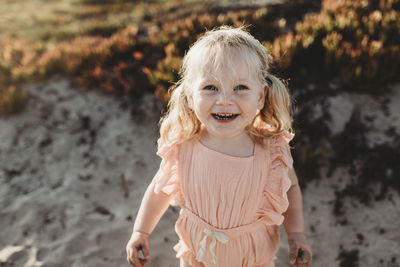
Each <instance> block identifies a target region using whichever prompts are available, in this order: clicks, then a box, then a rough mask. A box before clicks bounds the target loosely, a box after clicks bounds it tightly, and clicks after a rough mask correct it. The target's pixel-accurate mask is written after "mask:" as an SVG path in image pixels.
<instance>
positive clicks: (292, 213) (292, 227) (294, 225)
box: [283, 169, 304, 236]
mask: <svg viewBox="0 0 400 267" xmlns="http://www.w3.org/2000/svg"><path fill="white" fill-rule="evenodd" d="M289 178H290V180H291V182H292V186H291V187H290V189H289V191H288V192H287V196H288V199H289V208H288V209H287V210H286V212H285V213H283V216H284V217H285V220H284V222H283V226H284V227H285V231H286V233H287V234H288V236H289V235H290V234H291V233H295V232H302V233H304V217H303V199H302V195H301V189H300V186H299V184H298V179H297V176H296V173H295V172H294V170H293V169H291V170H289Z"/></svg>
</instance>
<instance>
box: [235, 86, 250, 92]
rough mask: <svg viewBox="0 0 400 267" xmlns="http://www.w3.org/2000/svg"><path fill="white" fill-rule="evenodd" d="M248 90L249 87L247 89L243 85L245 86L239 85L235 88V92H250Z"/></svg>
mask: <svg viewBox="0 0 400 267" xmlns="http://www.w3.org/2000/svg"><path fill="white" fill-rule="evenodd" d="M248 89H249V87H247V86H246V85H243V84H239V85H238V86H236V87H235V90H239V91H241V90H248Z"/></svg>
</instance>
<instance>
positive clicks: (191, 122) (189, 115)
mask: <svg viewBox="0 0 400 267" xmlns="http://www.w3.org/2000/svg"><path fill="white" fill-rule="evenodd" d="M169 93H170V96H171V98H170V100H169V102H168V106H167V112H166V114H165V115H164V116H163V117H162V118H161V119H160V122H159V126H160V137H161V139H162V140H163V142H165V143H177V142H182V141H184V140H186V139H189V138H191V137H192V136H195V135H196V134H197V133H198V132H199V131H200V125H201V123H200V121H199V120H198V119H197V117H196V116H195V114H194V112H193V111H192V110H191V109H190V108H189V104H188V100H187V96H186V93H185V90H184V86H183V84H182V83H181V82H178V83H177V84H176V85H175V86H174V87H171V88H170V89H169Z"/></svg>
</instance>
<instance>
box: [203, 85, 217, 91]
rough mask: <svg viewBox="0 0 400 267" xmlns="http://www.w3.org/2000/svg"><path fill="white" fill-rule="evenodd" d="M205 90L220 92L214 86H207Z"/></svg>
mask: <svg viewBox="0 0 400 267" xmlns="http://www.w3.org/2000/svg"><path fill="white" fill-rule="evenodd" d="M203 89H204V90H210V91H218V88H217V87H215V86H214V85H206V86H204V88H203Z"/></svg>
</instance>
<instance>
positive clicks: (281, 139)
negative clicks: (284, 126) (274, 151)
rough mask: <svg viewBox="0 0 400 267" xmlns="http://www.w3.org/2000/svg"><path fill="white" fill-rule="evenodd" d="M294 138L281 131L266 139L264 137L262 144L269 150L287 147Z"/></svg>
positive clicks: (290, 134)
mask: <svg viewBox="0 0 400 267" xmlns="http://www.w3.org/2000/svg"><path fill="white" fill-rule="evenodd" d="M293 138H294V133H291V132H289V131H283V132H280V133H278V134H274V135H271V136H268V137H264V138H263V141H262V144H263V146H264V147H265V148H267V149H270V148H271V146H272V147H275V146H288V145H289V143H290V141H291V140H292V139H293Z"/></svg>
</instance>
